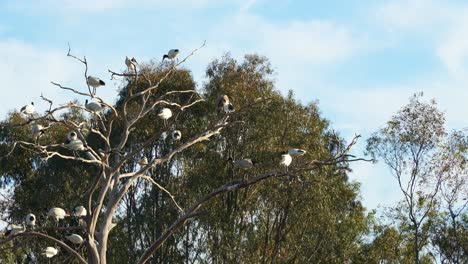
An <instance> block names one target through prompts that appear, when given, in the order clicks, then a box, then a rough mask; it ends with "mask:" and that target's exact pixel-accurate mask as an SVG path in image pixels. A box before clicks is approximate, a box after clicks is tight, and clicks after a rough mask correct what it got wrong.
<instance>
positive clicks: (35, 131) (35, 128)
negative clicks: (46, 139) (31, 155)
mask: <svg viewBox="0 0 468 264" xmlns="http://www.w3.org/2000/svg"><path fill="white" fill-rule="evenodd" d="M46 129H47V127H44V126H42V125H39V124H33V125H32V126H31V133H32V135H33V136H34V137H35V138H39V137H40V136H42V135H44V133H45V130H46Z"/></svg>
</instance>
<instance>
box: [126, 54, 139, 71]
mask: <svg viewBox="0 0 468 264" xmlns="http://www.w3.org/2000/svg"><path fill="white" fill-rule="evenodd" d="M125 65H127V67H128V68H130V69H132V70H133V69H135V70H136V65H137V61H136V60H135V57H132V58H131V59H129V58H128V57H127V56H125Z"/></svg>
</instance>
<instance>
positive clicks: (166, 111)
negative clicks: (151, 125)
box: [158, 108, 172, 120]
mask: <svg viewBox="0 0 468 264" xmlns="http://www.w3.org/2000/svg"><path fill="white" fill-rule="evenodd" d="M158 116H159V117H160V118H162V119H164V120H167V119H169V118H171V116H172V111H171V109H169V108H163V109H162V110H161V111H160V112H159V114H158Z"/></svg>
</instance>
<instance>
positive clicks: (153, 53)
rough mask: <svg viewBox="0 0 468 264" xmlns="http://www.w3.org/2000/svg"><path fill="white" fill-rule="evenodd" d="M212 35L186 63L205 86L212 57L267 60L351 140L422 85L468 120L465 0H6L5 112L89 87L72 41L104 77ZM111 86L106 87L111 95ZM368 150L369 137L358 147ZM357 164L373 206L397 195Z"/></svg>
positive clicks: (2, 31) (451, 117)
mask: <svg viewBox="0 0 468 264" xmlns="http://www.w3.org/2000/svg"><path fill="white" fill-rule="evenodd" d="M39 2H40V3H41V4H39ZM204 40H206V41H207V45H206V47H204V48H203V49H202V50H201V51H200V52H199V53H197V54H196V56H194V57H192V58H191V59H190V60H189V62H188V63H187V65H186V66H187V67H188V68H190V69H192V70H193V74H194V77H195V79H196V80H198V81H199V83H200V84H201V82H202V81H203V72H204V69H205V67H206V65H207V63H208V62H209V61H210V60H211V59H213V58H216V57H219V56H221V55H222V54H223V53H225V52H231V53H232V55H233V56H234V57H236V58H238V59H241V58H242V56H243V54H246V53H254V52H255V53H259V54H261V55H266V56H267V57H269V58H270V59H271V62H272V64H273V66H274V67H275V69H276V71H277V75H276V81H277V87H278V88H279V89H280V90H282V91H283V92H284V93H286V91H287V90H289V89H293V90H294V91H295V93H296V96H297V98H300V100H301V101H302V102H303V103H307V102H310V101H315V100H318V101H319V105H320V108H321V109H322V112H323V114H324V116H325V117H326V118H328V119H330V120H331V122H332V124H333V126H334V127H335V128H336V129H337V130H338V131H339V132H340V133H341V134H342V135H343V136H345V137H346V138H347V139H351V138H352V136H353V135H354V134H355V133H358V134H362V135H363V138H364V139H365V138H366V137H367V136H369V134H370V133H371V132H372V131H375V130H377V129H378V128H379V127H382V126H383V125H384V124H385V122H386V121H387V120H388V119H389V118H390V116H391V115H392V114H393V113H395V112H396V111H397V110H398V109H399V108H400V107H401V106H403V105H404V104H405V103H407V102H408V98H409V97H410V96H411V95H412V94H413V93H415V92H419V91H423V92H424V93H425V97H426V98H427V99H430V98H435V99H436V100H437V101H438V102H439V107H440V109H441V110H443V111H444V112H445V113H446V117H447V128H448V129H453V128H462V127H467V122H466V116H467V115H468V107H467V104H466V102H467V100H468V89H467V87H466V78H467V77H466V76H467V73H468V64H467V63H466V62H465V61H466V58H467V57H468V3H466V1H457V0H454V1H438V0H406V1H403V0H388V1H357V0H355V1H306V0H303V1H292V0H284V1H280V0H274V1H266V0H244V1H242V0H232V1H227V0H183V1H158V0H155V1H152V0H144V1H127V0H93V1H92V0H82V1H76V0H74V1H71V0H62V1H56V0H45V1H32V0H31V1H26V0H25V1H9V0H6V1H1V2H0V58H1V59H0V71H1V72H2V78H3V81H2V86H3V87H4V88H2V90H3V91H8V92H6V93H4V94H3V96H2V99H1V103H2V106H1V107H0V115H1V116H5V114H6V113H7V112H8V111H9V110H11V109H14V108H17V107H19V106H21V105H24V104H25V103H26V102H30V101H32V100H34V101H36V102H37V103H39V102H40V101H39V99H38V97H39V96H40V94H41V93H43V94H44V95H46V96H47V97H49V98H51V99H54V100H55V101H60V102H63V101H67V100H71V99H73V98H71V97H70V94H69V93H66V92H63V91H57V89H56V88H55V87H53V86H52V85H50V81H57V82H61V83H63V84H67V85H70V86H72V87H83V85H84V82H83V80H82V79H81V74H82V67H81V65H79V64H77V63H75V62H74V61H73V60H71V59H70V58H67V57H66V56H65V55H66V51H67V43H68V42H70V43H71V45H72V50H73V52H74V53H75V54H76V55H80V56H82V55H86V56H87V58H88V60H89V63H90V73H91V74H93V75H97V76H102V77H103V78H105V79H108V76H109V75H108V74H107V69H113V70H121V69H123V68H124V65H123V58H125V56H126V55H129V56H135V57H136V58H137V59H138V60H139V61H145V60H149V59H152V58H156V59H158V60H159V59H160V58H161V57H162V54H164V53H165V52H166V51H167V50H169V49H170V48H174V47H177V48H179V49H181V50H182V54H181V55H182V56H183V55H184V53H185V52H188V51H190V50H192V49H193V48H196V47H198V46H199V45H201V44H202V43H203V41H204ZM185 54H187V53H185ZM109 83H110V84H112V82H109ZM115 85H116V86H115V87H117V85H118V82H115ZM115 91H116V88H112V85H109V87H106V88H105V89H102V90H100V92H101V95H102V96H103V97H104V98H106V99H108V100H113V99H114V98H115V94H116V92H115ZM41 107H42V108H44V107H45V105H41V104H39V108H41ZM363 146H364V140H361V142H360V144H359V145H358V146H357V147H356V148H355V150H354V152H355V154H359V155H361V154H362V150H363ZM353 168H354V173H353V175H352V178H353V180H356V181H359V182H361V183H362V197H363V200H364V204H365V205H366V206H367V207H368V208H375V207H377V206H378V205H390V204H392V203H393V202H395V201H397V200H398V199H399V197H400V195H399V192H398V187H397V185H396V182H395V180H394V179H393V178H392V177H391V175H390V174H389V172H388V170H387V169H386V168H385V166H383V164H377V165H373V164H368V163H359V164H355V165H353Z"/></svg>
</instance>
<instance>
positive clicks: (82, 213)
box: [73, 205, 87, 217]
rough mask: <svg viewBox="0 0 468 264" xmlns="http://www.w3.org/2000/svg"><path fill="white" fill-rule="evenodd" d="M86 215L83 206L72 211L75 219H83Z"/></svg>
mask: <svg viewBox="0 0 468 264" xmlns="http://www.w3.org/2000/svg"><path fill="white" fill-rule="evenodd" d="M86 214H87V212H86V208H84V206H82V205H80V206H77V207H75V209H74V210H73V215H74V216H76V217H85V216H86Z"/></svg>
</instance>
